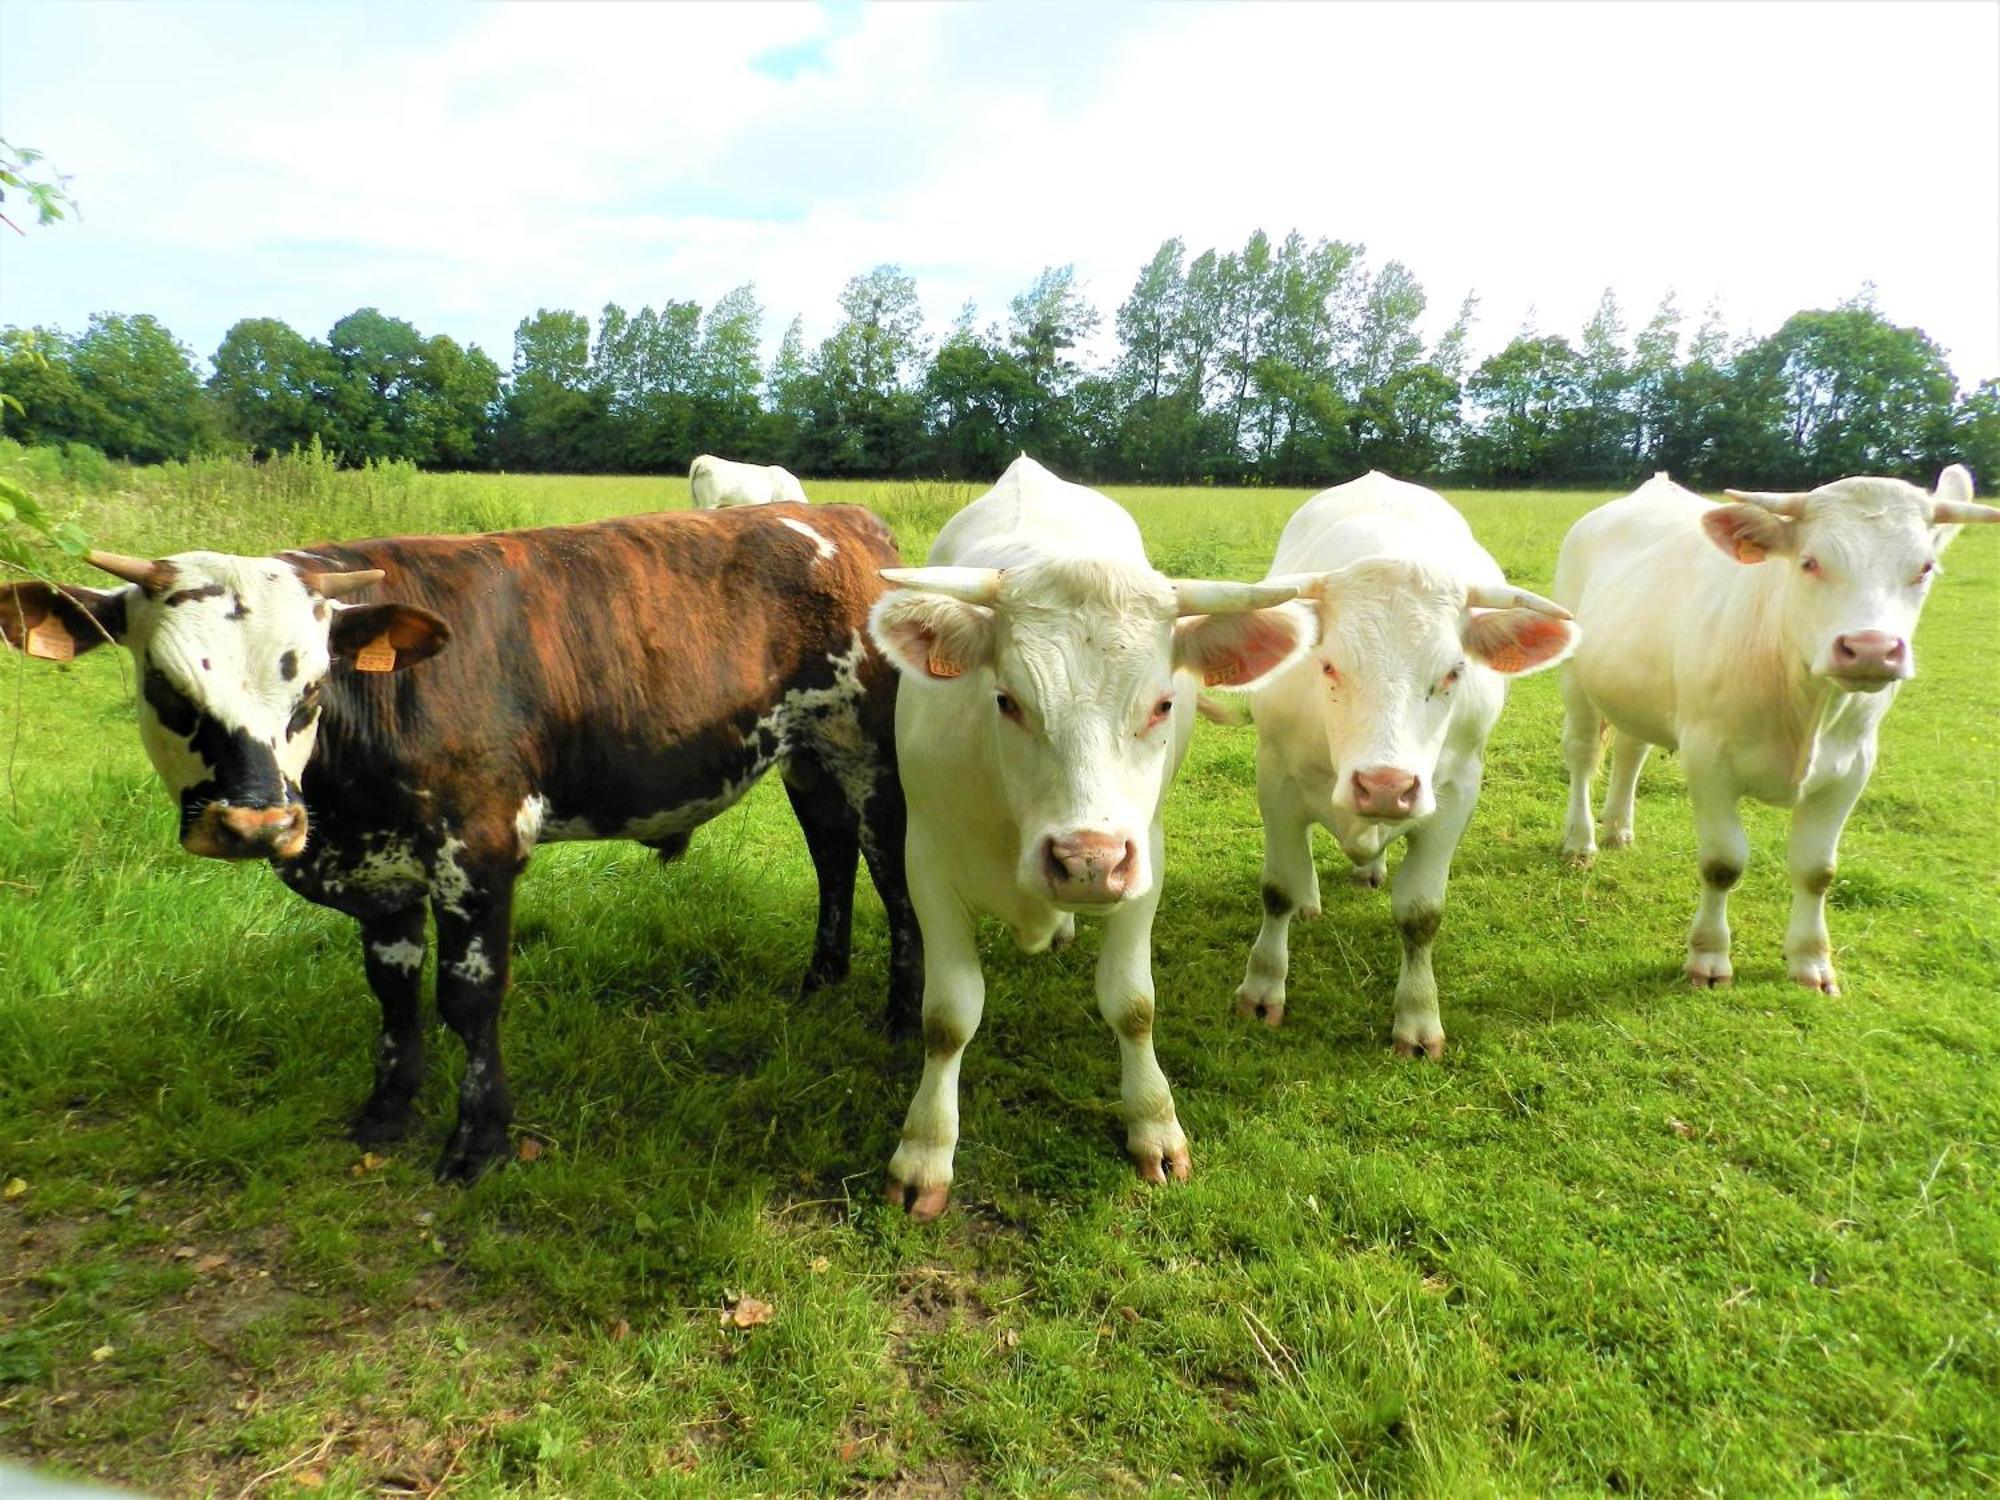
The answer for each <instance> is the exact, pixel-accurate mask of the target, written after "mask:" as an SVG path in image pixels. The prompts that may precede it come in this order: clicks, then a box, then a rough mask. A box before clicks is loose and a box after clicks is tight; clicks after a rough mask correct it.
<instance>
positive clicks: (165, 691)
mask: <svg viewBox="0 0 2000 1500" xmlns="http://www.w3.org/2000/svg"><path fill="white" fill-rule="evenodd" d="M90 559H91V561H92V562H94V563H95V564H96V565H97V566H98V567H100V568H102V569H104V570H105V571H107V572H110V573H112V574H114V575H116V576H118V577H120V578H122V579H125V580H126V581H127V583H128V585H129V586H128V587H125V588H122V589H118V590H114V591H108V592H101V591H98V590H95V589H85V588H76V587H72V586H68V585H65V586H63V587H62V588H60V589H57V588H51V587H49V586H48V585H45V584H40V583H18V584H14V585H11V586H9V587H7V588H5V589H0V631H3V632H4V634H5V637H6V639H7V641H8V642H9V643H10V644H11V645H14V646H17V647H21V648H23V649H25V650H26V651H27V652H28V653H29V654H30V655H37V656H43V657H51V658H58V659H67V658H68V657H70V656H72V655H76V654H79V653H81V652H84V651H88V650H90V649H92V648H93V647H95V646H96V645H97V644H98V643H99V642H101V641H103V640H105V639H111V640H116V641H120V642H122V643H123V644H124V645H125V646H127V647H128V648H129V649H130V651H131V652H132V656H133V659H134V661H135V662H136V664H137V666H138V670H139V678H140V683H141V693H142V702H141V703H140V707H139V723H140V734H141V737H142V739H143V740H144V743H145V747H146V749H147V751H148V753H149V754H150V756H151V758H152V761H153V764H154V766H155V767H156V768H157V769H158V771H159V773H160V775H161V777H162V778H163V779H164V780H165V781H166V783H167V785H168V787H169V788H170V789H171V790H172V791H173V792H175V793H176V794H177V795H178V797H179V799H180V805H181V842H182V844H183V846H184V847H185V848H187V849H188V850H189V851H190V852H191V853H195V854H203V855H209V856H213V857H216V858H222V859H244V858H268V859H270V860H271V861H272V864H273V868H274V869H275V870H276V871H277V874H278V876H279V878H280V879H282V880H283V881H284V882H285V883H286V884H287V885H288V886H290V887H291V888H292V889H293V890H295V891H297V892H299V893H300V894H301V895H303V896H305V897H307V898H308V899H310V900H312V901H316V902H318V903H320V904H321V905H324V906H329V907H332V908H334V909H335V910H337V911H342V912H345V913H347V914H348V915H350V916H352V917H354V918H356V919H357V920H359V922H360V923H361V939H362V957H363V961H364V963H365V966H366V970H367V975H368V982H369V984H370V986H371V987H372V988H373V990H374V991H375V994H376V996H377V997H378V998H379V999H380V1001H381V1003H382V1036H381V1042H380V1047H379V1050H378V1052H377V1055H376V1068H375V1089H374V1092H373V1094H372V1095H371V1096H370V1098H369V1099H368V1102H367V1104H366V1105H365V1106H364V1107H363V1108H362V1111H361V1113H360V1116H359V1117H358V1119H357V1120H356V1122H355V1134H356V1137H357V1138H358V1139H359V1140H361V1141H364V1142H378V1141H383V1140H388V1139H391V1138H394V1137H396V1136H398V1135H400V1134H402V1133H403V1132H404V1130H405V1129H406V1128H407V1126H408V1124H409V1113H410V1105H411V1100H412V1098H413V1097H414V1095H415V1094H416V1092H417V1089H418V1086H419V1085H420V1084H421V1082H422V1081H423V1077H424V1041H423V1027H422V1025H421V1023H420V996H419V991H418V984H419V977H420V974H421V971H422V968H423V963H424V953H425V907H426V904H428V906H429V908H430V911H431V913H432V914H433V915H434V917H435V919H436V924H437V941H438V976H437V1003H438V1010H439V1012H440V1014H441V1015H442V1017H443V1019H444V1021H445V1023H446V1024H447V1025H449V1026H450V1027H451V1028H452V1030H453V1031H455V1032H456V1033H457V1034H458V1036H459V1038H460V1040H462V1041H463V1042H464V1044H465V1049H466V1067H465V1076H464V1082H463V1086H462V1087H461V1089H460V1093H459V1114H458V1125H457V1128H456V1130H455V1131H454V1133H453V1135H452V1137H451V1140H450V1143H449V1144H448V1146H447V1147H446V1149H445V1152H444V1156H443V1159H442V1161H441V1162H440V1164H439V1167H438V1172H439V1176H440V1177H444V1178H451V1179H457V1180H461V1181H464V1180H470V1179H471V1178H472V1177H474V1176H476V1175H477V1174H478V1173H479V1171H480V1170H481V1169H482V1168H483V1167H485V1166H486V1165H487V1164H489V1163H490V1162H492V1161H494V1160H496V1159H498V1158H500V1157H501V1156H503V1155H504V1154H505V1152H506V1150H507V1145H508V1141H507V1130H508V1123H509V1121H510V1119H511V1118H512V1114H513V1104H512V1101H511V1099H510V1097H509V1094H508V1090H507V1084H506V1079H505V1076H504V1074H503V1073H502V1070H501V1063H500V1046H499V1019H500V1002H501V997H502V995H503V994H504V992H505V991H506V988H507V976H508V949H509V933H510V917H511V912H512V903H513V893H514V882H515V878H516V877H517V876H518V875H519V874H520V873H521V871H522V870H523V869H524V868H525V867H526V865H527V862H528V856H529V854H530V853H531V852H532V851H533V850H534V848H535V846H536V845H537V844H543V843H552V842H556V841H559V840H572V839H608V838H627V839H637V840H639V841H641V842H643V843H647V844H650V845H652V846H653V847H655V848H657V849H660V850H661V851H662V852H663V853H667V854H669V855H671V854H673V853H677V852H679V851H680V850H681V849H682V848H684V847H685V846H686V843H687V838H688V835H689V833H690V831H691V830H693V829H694V828H695V827H696V826H698V825H699V824H701V823H704V822H706V821H708V820H709V819H710V818H713V817H715V816H716V815H717V814H718V813H720V812H722V811H723V810H724V809H725V808H727V807H729V806H730V805H731V804H732V803H734V802H735V801H736V800H737V799H738V798H739V797H741V796H742V795H743V794H744V793H745V792H746V791H747V790H749V788H750V786H751V784H752V783H754V782H755V781H756V780H757V779H758V778H759V777H760V776H762V775H763V774H764V773H765V772H766V771H767V770H769V769H770V768H772V767H773V766H778V767H781V768H782V772H783V775H784V780H785V790H786V792H787V794H788V795H789V796H790V798H791V802H792V808H793V811H794V812H795V813H796V814H797V816H798V820H799V825H800V827H801V828H802V829H803V830H804V832H805V837H806V845H807V848H808V850H809V851H810V853H811V855H812V861H813V867H814V870H815V871H816V872H817V874H818V877H819V923H818V930H817V933H816V934H815V937H814V942H813V955H812V961H811V964H810V965H809V967H808V969H807V971H806V988H807V989H811V988H813V987H815V986H816V985H819V984H822V983H826V982H829V981H833V980H837V979H839V978H840V977H842V976H843V975H844V974H845V973H846V972H847V966H848V939H849V924H850V920H851V916H852V908H853V890H854V873H855V862H856V856H857V851H859V853H861V854H864V855H865V856H866V857H867V860H868V865H869V869H870V872H871V873H872V874H873V876H874V879H875V884H876V888H877V889H878V890H879V891H880V892H881V893H882V899H883V903H884V905H885V906H886V907H887V910H888V916H889V928H890V942H891V951H892V956H891V974H890V982H889V992H890V1011H891V1015H892V1017H894V1018H897V1019H900V1020H902V1021H903V1022H905V1023H906V1024H907V1023H911V1022H914V1020H915V1009H916V999H917V996H916V975H917V965H918V960H917V941H916V932H915V922H914V918H913V914H912V912H911V910H910V906H909V900H908V896H907V894H906V889H905V885H904V875H903V821H904V817H903V795H902V789H901V786H900V785H899V784H898V781H897V777H896V761H895V747H894V738H893V722H894V721H893V700H894V690H895V675H894V673H893V672H892V671H891V670H890V669H889V667H888V665H887V663H885V662H884V661H883V660H882V658H881V657H880V656H879V655H877V654H876V653H875V651H874V650H873V648H872V647H871V646H870V644H869V642H868V638H867V617H868V610H869V607H870V606H871V605H872V604H873V603H874V602H875V600H876V598H877V596H879V595H880V594H881V593H882V592H883V589H884V585H883V583H882V580H881V578H880V575H879V570H880V569H882V568H884V567H887V566H892V565H893V564H894V563H895V562H896V561H897V553H896V549H895V544H894V541H893V540H892V539H891V537H890V536H889V533H888V531H887V529H886V528H885V527H884V526H883V525H882V523H881V522H880V521H878V520H877V519H876V518H875V517H874V516H872V515H870V514H869V513H868V512H867V511H864V510H860V509H857V508H853V507H848V506H837V507H826V508H824V509H815V510H813V511H810V512H807V511H803V510H800V509H797V508H794V507H790V506H787V507H783V508H781V509H778V510H761V509H760V510H755V511H747V512H743V513H741V514H730V515H703V514H695V513H690V512H686V511H680V512H672V513H667V514H662V515H651V516H629V517H625V518H622V519H619V520H612V521H605V522H602V523H600V524H597V525H593V526H562V527H551V528H548V529H545V530H537V531H518V532H499V533H494V534H491V535H486V536H463V537H400V538H390V539H383V540H375V541H360V542H348V543H341V544H337V545H327V546H319V547H315V548H313V549H312V550H311V551H310V552H305V551H298V552H287V553H283V554H280V555H278V556H276V557H234V556H226V555H223V554H219V553H213V552H187V553H181V554H178V555H176V556H173V557H168V558H165V559H162V560H159V561H155V562H148V561H142V560H139V559H134V558H123V557H117V556H112V555H108V554H104V553H92V554H90ZM364 596H366V597H369V598H371V599H379V600H384V601H394V602H365V603H364V602H358V601H360V600H361V599H362V598H363V597H364ZM447 619H449V621H450V624H449V626H448V627H447V625H446V623H445V622H446V620H447ZM447 642H449V649H446V647H447ZM440 653H442V654H440ZM433 657H435V658H436V659H435V660H432V659H431V658H433ZM309 809H310V817H308V810H309Z"/></svg>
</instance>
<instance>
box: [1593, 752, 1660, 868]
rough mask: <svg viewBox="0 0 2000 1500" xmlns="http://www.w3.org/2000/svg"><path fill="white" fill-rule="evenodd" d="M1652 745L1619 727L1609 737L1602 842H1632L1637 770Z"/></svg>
mask: <svg viewBox="0 0 2000 1500" xmlns="http://www.w3.org/2000/svg"><path fill="white" fill-rule="evenodd" d="M1652 748H1653V747H1652V746H1651V745H1649V744H1647V743H1646V742H1645V741H1644V740H1642V739H1640V738H1638V736H1636V735H1630V734H1627V733H1625V731H1624V730H1622V729H1621V730H1618V731H1617V732H1616V733H1615V734H1614V735H1613V737H1612V740H1611V775H1610V776H1609V777H1608V778H1607V779H1606V781H1605V783H1604V843H1605V847H1606V848H1610V849H1623V848H1625V847H1626V846H1627V845H1629V844H1630V843H1631V842H1632V821H1633V811H1634V803H1635V802H1636V801H1637V799H1638V795H1639V769H1640V767H1642V766H1644V765H1645V764H1646V756H1647V755H1648V754H1649V753H1650V752H1651V751H1652Z"/></svg>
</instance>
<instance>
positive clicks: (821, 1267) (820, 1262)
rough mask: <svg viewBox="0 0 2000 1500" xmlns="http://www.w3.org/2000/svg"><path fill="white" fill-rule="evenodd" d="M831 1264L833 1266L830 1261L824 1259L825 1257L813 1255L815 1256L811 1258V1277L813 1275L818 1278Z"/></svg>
mask: <svg viewBox="0 0 2000 1500" xmlns="http://www.w3.org/2000/svg"><path fill="white" fill-rule="evenodd" d="M832 1264H833V1262H832V1261H830V1260H828V1259H827V1258H826V1257H825V1256H824V1255H815V1256H814V1257H813V1258H812V1273H813V1275H815V1276H818V1275H820V1274H821V1273H822V1272H824V1271H825V1270H826V1268H827V1267H828V1266H830V1265H832Z"/></svg>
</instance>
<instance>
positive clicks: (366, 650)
mask: <svg viewBox="0 0 2000 1500" xmlns="http://www.w3.org/2000/svg"><path fill="white" fill-rule="evenodd" d="M354 670H355V671H357V672H393V671H395V670H396V648H395V647H394V646H392V645H390V644H389V637H387V636H386V635H378V636H376V637H375V639H374V640H372V641H370V642H369V643H368V644H367V645H365V646H363V647H362V648H361V649H360V650H359V651H357V652H355V653H354Z"/></svg>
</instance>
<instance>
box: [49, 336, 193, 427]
mask: <svg viewBox="0 0 2000 1500" xmlns="http://www.w3.org/2000/svg"><path fill="white" fill-rule="evenodd" d="M64 352H65V355H66V363H67V364H68V366H69V369H70V371H71V373H72V374H73V375H74V376H75V379H76V383H77V386H78V387H79V388H80V389H81V391H82V404H81V406H80V407H79V408H78V409H76V410H75V411H74V412H73V413H72V414H71V417H72V420H71V421H70V422H69V423H68V424H67V425H68V426H69V427H70V429H71V430H69V431H67V432H65V433H63V434H62V435H63V436H64V437H66V438H69V439H71V440H73V441H76V442H83V443H89V444H90V445H91V446H92V447H93V448H98V449H101V450H103V451H104V452H105V453H107V454H109V455H111V456H112V457H113V458H129V459H131V460H132V461H133V462H135V463H159V462H161V461H162V460H164V459H169V458H187V457H188V456H189V455H191V454H193V453H196V452H199V451H202V450H204V449H207V448H210V447H213V446H214V444H215V442H216V440H217V434H216V431H215V426H214V422H213V419H212V417H211V416H210V413H209V409H208V406H207V405H206V403H205V402H203V400H202V393H201V382H200V380H199V379H198V378H196V376H195V372H194V355H193V353H192V352H191V351H190V350H189V349H187V348H186V347H185V346H184V345H183V344H181V342H180V341H179V340H178V339H176V338H175V337H174V336H173V334H171V333H170V332H168V331H167V329H166V328H165V327H164V326H163V325H162V324H161V323H160V321H159V320H158V319H157V318H154V317H152V316H150V315H149V314H146V313H140V314H138V315H137V316H136V317H122V316H120V315H118V314H116V313H94V314H92V315H91V319H90V326H89V328H88V329H86V330H85V331H84V333H83V334H82V335H81V336H80V337H78V338H77V339H75V340H73V341H72V342H71V343H70V344H69V346H68V348H67V350H66V351H64ZM52 357H53V356H52Z"/></svg>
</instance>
